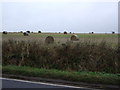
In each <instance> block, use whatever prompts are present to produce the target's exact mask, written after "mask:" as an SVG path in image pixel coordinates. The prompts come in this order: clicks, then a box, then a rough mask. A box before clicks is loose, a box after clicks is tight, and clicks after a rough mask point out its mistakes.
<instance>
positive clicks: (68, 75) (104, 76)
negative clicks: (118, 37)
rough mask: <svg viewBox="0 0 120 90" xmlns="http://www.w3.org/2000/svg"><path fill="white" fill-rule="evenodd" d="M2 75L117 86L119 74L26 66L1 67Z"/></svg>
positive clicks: (119, 79) (119, 78)
mask: <svg viewBox="0 0 120 90" xmlns="http://www.w3.org/2000/svg"><path fill="white" fill-rule="evenodd" d="M2 72H3V74H12V75H21V76H28V77H42V78H51V79H62V80H67V81H76V82H86V83H96V84H111V85H119V81H120V74H110V73H101V72H88V71H81V72H80V71H79V72H73V71H72V72H70V71H69V72H68V71H62V70H56V69H43V68H32V67H26V66H20V67H18V66H13V65H12V66H11V65H8V66H2Z"/></svg>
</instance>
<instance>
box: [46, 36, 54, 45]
mask: <svg viewBox="0 0 120 90" xmlns="http://www.w3.org/2000/svg"><path fill="white" fill-rule="evenodd" d="M45 43H47V44H51V43H54V38H53V37H52V36H48V37H46V39H45Z"/></svg>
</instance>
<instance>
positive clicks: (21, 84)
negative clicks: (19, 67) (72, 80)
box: [0, 78, 92, 90]
mask: <svg viewBox="0 0 120 90" xmlns="http://www.w3.org/2000/svg"><path fill="white" fill-rule="evenodd" d="M0 80H2V88H79V89H80V90H92V89H89V88H85V87H75V86H68V85H58V84H50V83H42V82H32V81H26V80H17V79H8V78H1V79H0Z"/></svg>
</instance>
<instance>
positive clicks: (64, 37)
mask: <svg viewBox="0 0 120 90" xmlns="http://www.w3.org/2000/svg"><path fill="white" fill-rule="evenodd" d="M71 35H73V34H62V33H61V34H59V33H30V35H29V36H28V37H25V36H23V33H9V34H8V35H3V36H2V37H3V38H2V39H3V41H5V40H8V39H12V40H30V41H33V40H34V41H41V42H44V40H45V38H46V37H47V36H53V37H54V39H55V42H56V43H65V42H67V41H70V37H71ZM76 35H78V37H79V38H80V40H79V41H78V42H86V41H87V42H88V41H90V42H95V43H96V42H97V43H100V42H102V41H106V42H107V43H109V44H111V45H117V44H118V34H79V33H77V34H76Z"/></svg>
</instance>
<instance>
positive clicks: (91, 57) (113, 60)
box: [2, 40, 120, 73]
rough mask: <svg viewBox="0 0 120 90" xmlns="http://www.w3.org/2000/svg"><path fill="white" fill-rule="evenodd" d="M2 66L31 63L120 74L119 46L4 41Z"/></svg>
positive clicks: (57, 67)
mask: <svg viewBox="0 0 120 90" xmlns="http://www.w3.org/2000/svg"><path fill="white" fill-rule="evenodd" d="M2 46H3V47H2V50H3V65H16V66H30V67H36V68H45V69H58V70H66V71H93V72H107V73H120V69H119V68H120V59H119V58H120V48H118V47H117V46H116V47H114V48H113V47H111V46H110V45H109V44H107V43H106V42H104V41H103V42H101V43H99V44H97V43H91V42H89V41H88V42H84V43H81V42H78V43H74V42H71V41H68V42H66V43H62V44H58V43H53V44H45V43H42V42H37V41H16V40H8V41H3V43H2Z"/></svg>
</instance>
